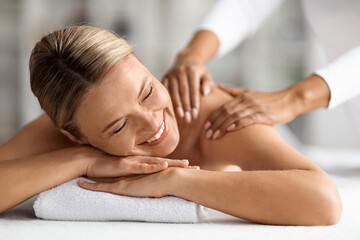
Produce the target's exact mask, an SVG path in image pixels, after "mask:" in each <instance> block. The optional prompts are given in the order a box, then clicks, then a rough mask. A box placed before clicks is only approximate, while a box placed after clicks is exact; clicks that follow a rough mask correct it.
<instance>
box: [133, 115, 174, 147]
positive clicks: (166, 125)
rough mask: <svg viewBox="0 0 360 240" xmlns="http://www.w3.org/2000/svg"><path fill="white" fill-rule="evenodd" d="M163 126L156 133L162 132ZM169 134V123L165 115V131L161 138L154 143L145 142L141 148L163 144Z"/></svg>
mask: <svg viewBox="0 0 360 240" xmlns="http://www.w3.org/2000/svg"><path fill="white" fill-rule="evenodd" d="M161 125H162V124H161ZM161 125H160V127H159V129H158V131H157V132H156V133H158V132H159V131H160V128H161ZM168 132H169V126H168V124H167V121H166V119H165V114H164V131H163V133H162V134H161V136H160V137H159V138H158V139H156V140H154V141H152V142H147V141H145V142H143V143H141V144H140V145H141V146H154V145H157V144H159V143H161V142H162V141H163V140H164V139H165V138H166V136H167V134H168ZM156 133H155V134H154V136H155V135H156ZM149 139H151V138H149Z"/></svg>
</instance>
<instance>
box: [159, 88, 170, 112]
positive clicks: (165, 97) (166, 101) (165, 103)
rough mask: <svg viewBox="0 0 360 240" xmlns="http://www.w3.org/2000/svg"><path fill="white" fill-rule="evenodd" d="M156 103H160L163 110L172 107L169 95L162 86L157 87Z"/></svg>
mask: <svg viewBox="0 0 360 240" xmlns="http://www.w3.org/2000/svg"><path fill="white" fill-rule="evenodd" d="M156 101H157V102H158V103H161V104H162V107H164V108H166V107H169V106H172V104H171V98H170V95H169V93H168V91H167V90H166V88H165V87H164V86H163V85H160V86H159V87H158V91H157V96H156Z"/></svg>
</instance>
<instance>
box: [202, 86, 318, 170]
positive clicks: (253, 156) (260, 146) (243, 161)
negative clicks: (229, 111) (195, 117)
mask: <svg viewBox="0 0 360 240" xmlns="http://www.w3.org/2000/svg"><path fill="white" fill-rule="evenodd" d="M214 90H215V91H214V92H213V93H212V94H211V95H210V96H209V97H203V98H202V102H201V107H202V109H201V111H202V119H199V120H200V122H201V125H202V126H203V125H204V123H205V121H206V119H207V117H208V116H209V115H210V114H211V112H212V111H214V110H215V109H217V108H219V107H221V106H222V105H223V104H224V103H226V102H228V101H230V100H231V99H232V97H231V96H229V95H227V94H226V93H224V92H223V91H221V90H220V89H216V88H215V89H214ZM201 129H203V128H201ZM199 135H200V138H199V140H200V145H201V152H202V156H203V158H204V159H206V161H208V162H212V163H213V164H216V165H237V166H239V167H240V168H241V169H243V170H264V169H267V170H271V169H274V170H275V169H299V168H301V169H310V168H318V167H317V166H316V165H315V164H313V163H312V162H311V161H310V160H308V159H307V158H306V157H305V156H304V155H302V154H301V153H300V152H298V151H297V150H295V149H294V148H293V147H291V146H290V145H289V144H288V143H287V142H286V141H285V140H284V139H283V138H282V137H281V136H280V134H279V133H278V132H277V130H276V129H275V128H274V127H272V126H268V125H264V124H254V125H251V126H248V127H246V128H243V129H241V130H238V131H234V132H229V133H227V134H226V135H225V136H223V137H222V138H220V139H217V140H208V139H206V138H205V131H203V130H201V131H200V134H199Z"/></svg>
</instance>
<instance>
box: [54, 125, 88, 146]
mask: <svg viewBox="0 0 360 240" xmlns="http://www.w3.org/2000/svg"><path fill="white" fill-rule="evenodd" d="M60 132H61V133H62V134H64V135H65V136H66V137H68V138H69V139H70V140H71V141H73V142H76V143H78V144H88V143H87V142H86V141H84V140H82V139H78V138H77V137H75V136H74V135H72V134H71V133H69V132H68V131H66V130H64V129H60Z"/></svg>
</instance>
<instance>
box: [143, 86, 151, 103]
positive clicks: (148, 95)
mask: <svg viewBox="0 0 360 240" xmlns="http://www.w3.org/2000/svg"><path fill="white" fill-rule="evenodd" d="M152 93H153V86H150V91H149V93H148V94H147V95H146V96H145V98H144V100H146V99H147V98H148V97H150V96H151V94H152ZM144 100H143V101H144Z"/></svg>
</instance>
